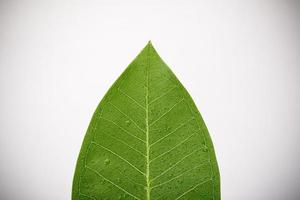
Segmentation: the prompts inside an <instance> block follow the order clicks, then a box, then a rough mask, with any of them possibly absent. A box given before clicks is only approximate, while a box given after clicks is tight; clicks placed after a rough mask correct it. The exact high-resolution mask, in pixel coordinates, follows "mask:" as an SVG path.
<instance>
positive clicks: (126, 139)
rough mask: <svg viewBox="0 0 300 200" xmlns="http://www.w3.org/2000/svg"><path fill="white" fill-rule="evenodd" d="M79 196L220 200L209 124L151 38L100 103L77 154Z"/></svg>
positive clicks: (75, 195) (79, 199)
mask: <svg viewBox="0 0 300 200" xmlns="http://www.w3.org/2000/svg"><path fill="white" fill-rule="evenodd" d="M72 199H73V200H100V199H140V200H152V199H153V200H163V199H174V200H177V199H189V200H194V199H195V200H196V199H197V200H198V199H200V200H208V199H209V200H219V199H220V178H219V171H218V166H217V162H216V158H215V153H214V149H213V145H212V142H211V139H210V136H209V133H208V131H207V128H206V126H205V124H204V122H203V120H202V117H201V115H200V113H199V111H198V110H197V108H196V106H195V104H194V102H193V100H192V99H191V97H190V95H189V94H188V92H187V91H186V90H185V88H184V87H183V86H182V84H181V83H180V82H179V81H178V79H177V78H176V76H175V75H174V74H173V73H172V72H171V70H170V69H169V68H168V67H167V65H166V64H165V63H164V62H163V61H162V59H161V58H160V57H159V55H158V54H157V52H156V51H155V49H154V48H153V46H152V44H151V42H149V43H148V44H147V46H146V47H145V48H144V49H143V50H142V52H141V53H140V54H139V55H138V56H137V57H136V58H135V59H134V61H133V62H132V63H131V64H130V65H129V66H128V67H127V69H126V70H125V71H124V72H123V74H122V75H121V76H120V77H119V78H118V80H117V81H116V82H115V83H114V84H113V86H112V87H111V88H110V89H109V91H108V92H107V94H106V95H105V97H104V98H103V100H102V101H101V102H100V104H99V106H98V107H97V109H96V111H95V113H94V115H93V117H92V120H91V123H90V125H89V128H88V131H87V134H86V136H85V138H84V141H83V144H82V147H81V151H80V154H79V158H78V161H77V166H76V171H75V175H74V180H73V191H72Z"/></svg>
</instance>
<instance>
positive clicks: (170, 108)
mask: <svg viewBox="0 0 300 200" xmlns="http://www.w3.org/2000/svg"><path fill="white" fill-rule="evenodd" d="M183 100H184V98H182V99H181V100H180V101H178V102H177V103H175V104H174V105H173V106H172V107H171V108H170V109H169V110H167V111H166V112H165V113H164V114H162V115H161V116H160V117H158V118H157V119H156V120H154V121H153V122H152V123H151V124H150V125H149V126H152V125H153V124H155V123H156V122H158V121H159V120H160V119H161V118H163V117H164V116H165V115H166V114H168V113H169V112H171V111H172V110H173V109H174V108H175V107H176V106H177V105H178V104H179V103H181V102H182V101H183Z"/></svg>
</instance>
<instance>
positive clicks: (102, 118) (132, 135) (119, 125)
mask: <svg viewBox="0 0 300 200" xmlns="http://www.w3.org/2000/svg"><path fill="white" fill-rule="evenodd" d="M100 118H101V119H103V120H105V121H108V122H110V123H112V124H114V125H115V126H117V127H119V128H120V129H121V130H123V131H124V132H125V133H127V134H128V135H130V136H132V137H134V138H135V139H137V140H139V141H141V142H143V143H146V141H144V140H142V139H141V138H139V137H137V136H135V135H133V134H131V133H130V132H129V131H127V130H126V129H124V128H123V127H121V126H120V125H119V124H117V123H116V122H114V121H112V120H110V119H106V118H104V117H100Z"/></svg>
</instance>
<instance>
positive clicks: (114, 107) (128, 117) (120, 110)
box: [108, 102, 146, 133]
mask: <svg viewBox="0 0 300 200" xmlns="http://www.w3.org/2000/svg"><path fill="white" fill-rule="evenodd" d="M108 103H109V104H110V105H112V106H113V107H114V108H115V109H116V110H117V111H119V112H120V113H121V114H123V115H124V116H126V117H127V118H128V119H129V120H130V121H132V123H133V124H134V125H135V126H136V127H137V128H138V129H139V130H140V131H142V132H143V133H146V131H145V130H144V129H142V128H141V127H140V126H139V125H138V124H137V123H136V122H135V121H134V120H133V119H132V118H131V117H129V116H128V115H127V114H126V113H124V112H123V111H122V110H120V109H119V108H118V107H117V106H116V105H114V104H113V103H111V102H108Z"/></svg>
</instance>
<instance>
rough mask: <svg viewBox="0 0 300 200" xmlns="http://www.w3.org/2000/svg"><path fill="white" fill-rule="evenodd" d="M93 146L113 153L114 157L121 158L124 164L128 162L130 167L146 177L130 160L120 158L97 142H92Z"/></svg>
mask: <svg viewBox="0 0 300 200" xmlns="http://www.w3.org/2000/svg"><path fill="white" fill-rule="evenodd" d="M92 144H95V145H96V146H98V147H101V148H103V149H105V150H106V151H108V152H110V153H112V154H113V155H115V156H117V157H118V158H120V159H121V160H123V161H124V162H126V163H127V164H129V165H130V166H131V167H132V168H134V169H135V170H136V171H138V172H139V173H141V174H142V175H144V176H145V173H144V172H142V171H141V170H139V169H138V168H137V167H136V166H134V165H133V164H132V163H131V162H129V161H128V160H126V159H125V158H123V157H122V156H120V155H119V154H117V153H116V152H114V151H112V150H110V149H109V148H106V147H104V146H102V145H101V144H98V143H96V142H94V141H93V142H92Z"/></svg>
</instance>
